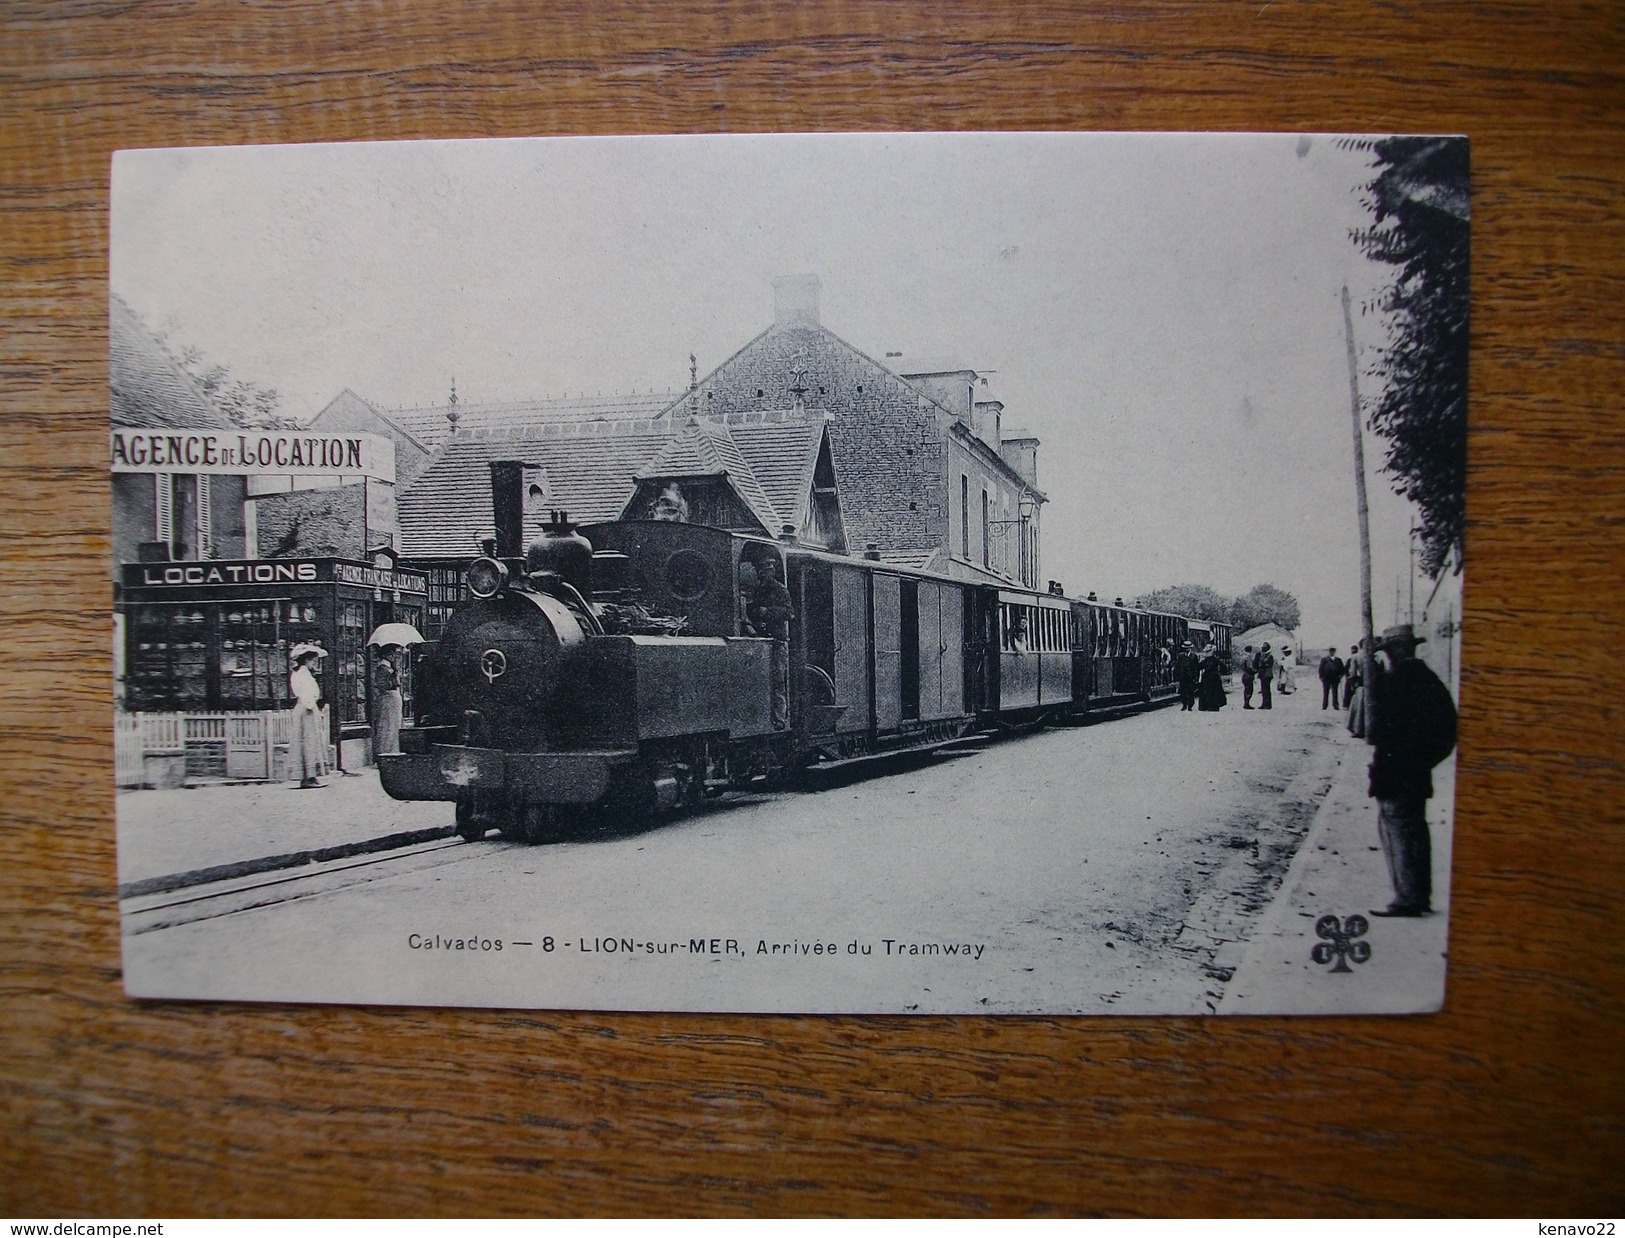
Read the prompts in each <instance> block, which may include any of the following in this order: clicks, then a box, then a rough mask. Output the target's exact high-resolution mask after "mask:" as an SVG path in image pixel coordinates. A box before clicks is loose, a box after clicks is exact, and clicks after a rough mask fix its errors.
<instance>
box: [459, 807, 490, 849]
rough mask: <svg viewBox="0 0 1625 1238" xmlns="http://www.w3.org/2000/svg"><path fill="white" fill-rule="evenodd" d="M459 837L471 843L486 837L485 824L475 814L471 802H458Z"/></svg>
mask: <svg viewBox="0 0 1625 1238" xmlns="http://www.w3.org/2000/svg"><path fill="white" fill-rule="evenodd" d="M457 837H458V838H461V839H463V840H464V841H465V842H471V843H477V842H479V841H480V839H482V838H484V837H485V823H484V821H482V820H481V819H480V817H479V814H478V813H477V812H475V810H474V804H473V801H471V800H458V801H457Z"/></svg>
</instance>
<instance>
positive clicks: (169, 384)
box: [107, 293, 232, 430]
mask: <svg viewBox="0 0 1625 1238" xmlns="http://www.w3.org/2000/svg"><path fill="white" fill-rule="evenodd" d="M107 385H108V396H109V413H110V414H111V417H112V421H113V424H114V425H117V426H145V427H152V426H173V427H177V428H179V427H187V428H192V429H222V430H223V429H229V428H230V427H231V424H232V423H231V419H230V418H229V417H227V416H226V415H225V413H223V412H221V411H220V409H218V408H217V407H215V405H214V404H213V403H211V402H210V400H209V398H208V397H207V396H206V395H204V394H203V392H202V390H201V389H199V387H198V385H197V383H196V382H194V381H193V380H192V376H191V375H190V374H188V373H187V372H186V371H185V370H183V369H181V367H180V363H179V362H177V361H176V360H175V358H173V357H172V356H170V355H169V353H168V352H167V351H165V349H164V346H163V345H162V344H160V343H159V342H158V339H157V337H155V336H154V335H153V334H152V332H151V331H149V330H148V329H147V325H146V324H145V323H144V322H142V321H141V319H140V318H138V317H137V316H136V314H135V311H134V310H132V309H131V308H130V307H129V306H128V305H126V304H125V303H124V299H123V298H122V297H120V296H119V295H118V294H117V293H115V294H113V296H112V297H110V298H109V300H108V306H107Z"/></svg>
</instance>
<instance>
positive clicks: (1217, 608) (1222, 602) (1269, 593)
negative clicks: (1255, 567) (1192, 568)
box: [1134, 584, 1300, 631]
mask: <svg viewBox="0 0 1625 1238" xmlns="http://www.w3.org/2000/svg"><path fill="white" fill-rule="evenodd" d="M1134 604H1135V605H1136V606H1139V607H1141V608H1142V609H1144V610H1160V611H1166V612H1167V613H1169V614H1174V615H1184V616H1185V617H1186V618H1187V619H1208V620H1212V621H1215V622H1218V623H1230V624H1234V625H1235V626H1236V627H1237V628H1256V627H1257V626H1258V625H1259V624H1261V623H1276V624H1279V625H1280V626H1281V627H1283V628H1290V629H1292V630H1294V631H1296V630H1297V627H1298V622H1299V618H1300V616H1299V611H1298V599H1297V598H1295V597H1293V596H1292V595H1291V594H1290V593H1288V592H1287V591H1286V590H1285V589H1278V588H1276V586H1274V585H1268V584H1265V585H1254V586H1253V587H1252V588H1251V589H1249V590H1248V591H1247V592H1246V593H1244V594H1242V595H1241V596H1240V597H1238V598H1230V597H1226V596H1225V595H1224V594H1222V593H1220V592H1219V591H1218V590H1217V589H1212V588H1209V587H1208V586H1207V585H1169V586H1168V587H1167V588H1166V589H1158V590H1156V591H1155V592H1152V593H1142V594H1141V595H1140V596H1139V597H1138V598H1136V599H1135V600H1134Z"/></svg>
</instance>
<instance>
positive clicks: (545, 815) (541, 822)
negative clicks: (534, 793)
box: [505, 804, 560, 846]
mask: <svg viewBox="0 0 1625 1238" xmlns="http://www.w3.org/2000/svg"><path fill="white" fill-rule="evenodd" d="M510 823H511V824H510V828H509V829H508V830H507V831H505V832H506V833H507V834H508V836H509V837H510V838H512V839H514V840H515V841H517V842H522V843H529V844H531V845H532V846H534V845H535V844H537V843H550V842H556V841H557V840H558V838H559V836H560V829H559V810H558V808H557V807H555V806H554V805H552V804H522V805H520V806H518V807H516V808H514V809H513V810H512V816H511V817H510Z"/></svg>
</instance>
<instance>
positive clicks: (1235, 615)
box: [1226, 584, 1301, 632]
mask: <svg viewBox="0 0 1625 1238" xmlns="http://www.w3.org/2000/svg"><path fill="white" fill-rule="evenodd" d="M1226 619H1227V620H1228V621H1229V622H1230V623H1232V624H1234V625H1235V627H1236V629H1237V631H1243V632H1244V631H1246V630H1247V629H1248V628H1256V627H1258V625H1259V624H1261V623H1273V624H1276V625H1277V626H1279V627H1283V628H1287V629H1288V630H1290V631H1294V632H1295V631H1297V630H1298V623H1299V620H1300V619H1301V615H1300V613H1299V610H1298V599H1297V598H1295V597H1293V596H1292V595H1291V594H1290V593H1288V592H1287V591H1286V590H1285V589H1278V588H1276V587H1275V586H1274V585H1269V584H1264V585H1254V586H1253V587H1252V588H1251V589H1249V590H1247V592H1246V593H1243V594H1242V595H1241V596H1240V597H1238V598H1237V599H1236V600H1235V601H1233V602H1231V603H1230V611H1229V614H1228V615H1227V616H1226Z"/></svg>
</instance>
